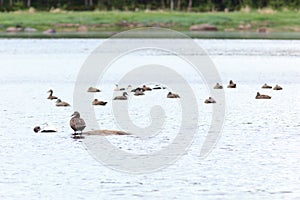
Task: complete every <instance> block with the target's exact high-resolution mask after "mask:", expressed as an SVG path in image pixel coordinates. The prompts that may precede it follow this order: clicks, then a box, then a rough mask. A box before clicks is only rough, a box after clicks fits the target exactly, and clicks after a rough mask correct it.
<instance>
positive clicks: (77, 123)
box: [70, 118, 86, 131]
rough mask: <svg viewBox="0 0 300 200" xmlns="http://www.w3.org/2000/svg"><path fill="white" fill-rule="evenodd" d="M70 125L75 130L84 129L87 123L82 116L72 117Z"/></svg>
mask: <svg viewBox="0 0 300 200" xmlns="http://www.w3.org/2000/svg"><path fill="white" fill-rule="evenodd" d="M70 126H71V128H72V129H73V130H74V131H82V130H83V129H84V128H85V127H86V124H85V121H84V120H83V119H81V118H72V119H71V120H70Z"/></svg>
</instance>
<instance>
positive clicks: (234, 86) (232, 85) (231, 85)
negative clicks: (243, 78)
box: [227, 80, 236, 88]
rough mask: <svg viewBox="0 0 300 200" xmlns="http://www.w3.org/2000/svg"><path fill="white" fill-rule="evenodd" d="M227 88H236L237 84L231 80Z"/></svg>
mask: <svg viewBox="0 0 300 200" xmlns="http://www.w3.org/2000/svg"><path fill="white" fill-rule="evenodd" d="M227 88H236V83H234V82H233V81H232V80H230V81H229V85H228V86H227Z"/></svg>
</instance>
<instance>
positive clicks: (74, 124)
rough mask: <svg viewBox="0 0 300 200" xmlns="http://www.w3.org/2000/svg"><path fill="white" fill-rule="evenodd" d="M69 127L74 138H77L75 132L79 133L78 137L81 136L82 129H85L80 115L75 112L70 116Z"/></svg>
mask: <svg viewBox="0 0 300 200" xmlns="http://www.w3.org/2000/svg"><path fill="white" fill-rule="evenodd" d="M71 117H72V118H71V120H70V127H71V128H72V129H73V130H74V134H73V135H74V136H78V134H77V131H80V135H79V137H81V135H82V131H83V129H84V128H85V127H86V124H85V121H84V120H83V119H82V118H80V113H79V112H77V111H75V112H74V113H73V114H72V115H71Z"/></svg>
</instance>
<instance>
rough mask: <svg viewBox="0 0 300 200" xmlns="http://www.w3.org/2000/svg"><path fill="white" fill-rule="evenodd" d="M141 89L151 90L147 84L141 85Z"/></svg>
mask: <svg viewBox="0 0 300 200" xmlns="http://www.w3.org/2000/svg"><path fill="white" fill-rule="evenodd" d="M143 89H144V90H145V91H151V90H152V89H151V88H150V87H148V86H146V85H143Z"/></svg>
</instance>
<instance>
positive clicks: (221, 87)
mask: <svg viewBox="0 0 300 200" xmlns="http://www.w3.org/2000/svg"><path fill="white" fill-rule="evenodd" d="M214 89H223V86H222V85H220V84H219V83H217V84H216V85H215V86H214Z"/></svg>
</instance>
